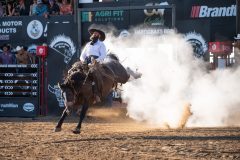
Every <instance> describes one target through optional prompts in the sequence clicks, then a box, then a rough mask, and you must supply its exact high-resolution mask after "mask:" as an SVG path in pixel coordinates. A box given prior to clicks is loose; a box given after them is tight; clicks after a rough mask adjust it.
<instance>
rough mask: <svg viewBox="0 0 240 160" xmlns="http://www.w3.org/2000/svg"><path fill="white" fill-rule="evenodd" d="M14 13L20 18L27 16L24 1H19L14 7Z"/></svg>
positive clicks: (27, 11)
mask: <svg viewBox="0 0 240 160" xmlns="http://www.w3.org/2000/svg"><path fill="white" fill-rule="evenodd" d="M15 11H16V13H17V14H18V15H20V16H27V15H28V13H29V10H28V8H27V7H26V5H25V1H24V0H19V4H18V5H17V6H16V8H15Z"/></svg>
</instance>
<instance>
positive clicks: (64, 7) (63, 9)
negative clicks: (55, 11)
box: [60, 0, 73, 15]
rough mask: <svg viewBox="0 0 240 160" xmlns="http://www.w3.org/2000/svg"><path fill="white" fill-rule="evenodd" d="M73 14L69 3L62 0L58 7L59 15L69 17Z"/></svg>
mask: <svg viewBox="0 0 240 160" xmlns="http://www.w3.org/2000/svg"><path fill="white" fill-rule="evenodd" d="M72 13H73V9H72V5H71V3H68V1H67V0H62V4H61V5H60V14H61V15H69V14H70V15H71V14H72Z"/></svg>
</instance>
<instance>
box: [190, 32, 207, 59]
mask: <svg viewBox="0 0 240 160" xmlns="http://www.w3.org/2000/svg"><path fill="white" fill-rule="evenodd" d="M185 39H186V40H187V41H188V42H190V43H191V45H192V47H193V51H194V54H195V56H196V57H198V58H200V57H202V56H204V54H205V53H206V51H207V49H208V47H207V43H206V41H205V40H204V38H203V37H202V35H201V34H199V33H196V32H189V33H187V34H186V35H185Z"/></svg>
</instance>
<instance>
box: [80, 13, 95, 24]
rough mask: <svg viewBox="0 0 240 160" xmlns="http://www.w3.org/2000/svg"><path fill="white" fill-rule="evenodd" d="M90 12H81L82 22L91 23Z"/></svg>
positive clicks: (91, 15)
mask: <svg viewBox="0 0 240 160" xmlns="http://www.w3.org/2000/svg"><path fill="white" fill-rule="evenodd" d="M92 17H93V14H92V12H82V22H92Z"/></svg>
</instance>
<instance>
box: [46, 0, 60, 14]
mask: <svg viewBox="0 0 240 160" xmlns="http://www.w3.org/2000/svg"><path fill="white" fill-rule="evenodd" d="M48 12H49V14H50V15H59V12H60V9H59V6H58V4H57V3H56V2H55V0H49V6H48Z"/></svg>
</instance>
